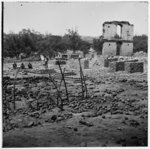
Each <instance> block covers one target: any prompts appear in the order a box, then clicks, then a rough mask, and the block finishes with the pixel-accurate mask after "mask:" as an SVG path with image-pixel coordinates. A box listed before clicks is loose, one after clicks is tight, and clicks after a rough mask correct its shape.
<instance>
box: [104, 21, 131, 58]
mask: <svg viewBox="0 0 150 149" xmlns="http://www.w3.org/2000/svg"><path fill="white" fill-rule="evenodd" d="M118 27H119V28H120V30H119V33H118V32H117V31H118ZM103 41H104V42H103V48H102V55H104V56H114V55H120V56H131V55H132V54H133V25H132V24H130V23H129V22H126V21H111V22H104V23H103Z"/></svg>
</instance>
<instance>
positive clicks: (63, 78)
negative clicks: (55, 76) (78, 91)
mask: <svg viewBox="0 0 150 149" xmlns="http://www.w3.org/2000/svg"><path fill="white" fill-rule="evenodd" d="M58 66H59V69H60V72H61V75H62V80H63V81H64V86H65V90H66V96H67V97H66V98H67V101H69V96H68V89H67V84H66V81H65V77H64V73H63V72H62V68H61V66H60V62H59V60H58Z"/></svg>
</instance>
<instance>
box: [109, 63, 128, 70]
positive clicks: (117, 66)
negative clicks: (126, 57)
mask: <svg viewBox="0 0 150 149" xmlns="http://www.w3.org/2000/svg"><path fill="white" fill-rule="evenodd" d="M124 66H125V62H124V61H118V62H110V63H109V68H110V71H111V72H116V71H124V69H125V68H124Z"/></svg>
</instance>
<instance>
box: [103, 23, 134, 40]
mask: <svg viewBox="0 0 150 149" xmlns="http://www.w3.org/2000/svg"><path fill="white" fill-rule="evenodd" d="M118 26H120V27H121V30H120V37H119V38H117V37H116V35H117V28H118ZM133 27H134V26H133V25H132V24H130V23H129V22H125V21H120V22H119V21H112V22H104V24H103V39H108V40H115V39H117V40H118V39H120V40H130V41H132V40H133Z"/></svg>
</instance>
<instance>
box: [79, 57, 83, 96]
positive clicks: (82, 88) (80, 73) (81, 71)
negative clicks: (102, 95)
mask: <svg viewBox="0 0 150 149" xmlns="http://www.w3.org/2000/svg"><path fill="white" fill-rule="evenodd" d="M78 60H79V66H80V78H81V86H82V98H84V90H83V78H82V69H81V62H80V58H79V59H78Z"/></svg>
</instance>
